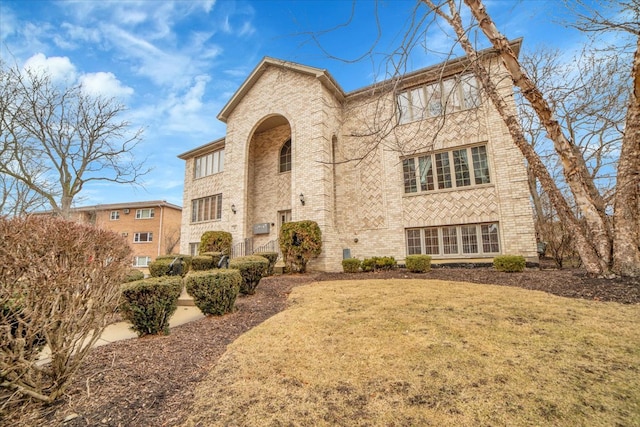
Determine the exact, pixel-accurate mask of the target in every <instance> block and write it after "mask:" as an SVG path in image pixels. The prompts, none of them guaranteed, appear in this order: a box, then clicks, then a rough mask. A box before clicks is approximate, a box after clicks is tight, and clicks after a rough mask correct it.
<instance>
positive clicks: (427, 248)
mask: <svg viewBox="0 0 640 427" xmlns="http://www.w3.org/2000/svg"><path fill="white" fill-rule="evenodd" d="M406 239H407V240H406V241H407V254H408V255H416V254H425V255H432V256H468V255H496V254H499V253H500V239H499V235H498V223H487V224H464V225H454V226H446V227H423V228H409V229H407V230H406Z"/></svg>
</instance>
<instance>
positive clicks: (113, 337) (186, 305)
mask: <svg viewBox="0 0 640 427" xmlns="http://www.w3.org/2000/svg"><path fill="white" fill-rule="evenodd" d="M181 299H182V301H180V300H179V302H178V304H179V305H178V309H177V310H176V312H175V313H173V316H171V319H169V328H174V327H176V326H180V325H184V324H185V323H188V322H193V321H194V320H198V319H202V318H203V317H204V314H202V312H201V311H200V309H199V308H198V307H196V306H194V305H193V300H191V301H189V300H186V298H184V297H183V296H182V295H181ZM137 337H138V334H136V333H135V332H134V331H133V330H132V329H131V323H129V322H124V321H123V322H117V323H112V324H111V325H109V326H107V327H106V328H105V330H104V332H102V335H100V338H99V339H98V341H96V343H95V344H94V347H100V346H101V345H107V344H111V343H112V342H116V341H122V340H128V339H131V338H137ZM50 361H51V350H50V349H49V347H48V346H47V347H45V348H43V349H42V351H41V352H40V356H39V357H38V362H37V364H38V365H44V364H46V363H48V362H50Z"/></svg>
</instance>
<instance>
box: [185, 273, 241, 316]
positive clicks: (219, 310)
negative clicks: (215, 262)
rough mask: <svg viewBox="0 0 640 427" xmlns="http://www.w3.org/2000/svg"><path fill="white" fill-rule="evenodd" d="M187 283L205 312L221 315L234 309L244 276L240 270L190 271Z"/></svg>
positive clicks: (188, 290) (188, 289) (195, 299)
mask: <svg viewBox="0 0 640 427" xmlns="http://www.w3.org/2000/svg"><path fill="white" fill-rule="evenodd" d="M185 283H186V288H187V293H188V294H189V295H191V297H192V298H193V302H194V303H195V305H196V307H198V308H199V309H200V311H202V313H203V314H212V315H215V316H220V315H223V314H225V313H230V312H232V311H233V309H234V305H235V302H236V297H237V296H238V292H239V291H240V285H241V283H242V276H241V275H240V272H239V271H238V270H226V269H225V270H212V271H198V272H192V273H190V274H189V275H188V276H187V277H186V278H185Z"/></svg>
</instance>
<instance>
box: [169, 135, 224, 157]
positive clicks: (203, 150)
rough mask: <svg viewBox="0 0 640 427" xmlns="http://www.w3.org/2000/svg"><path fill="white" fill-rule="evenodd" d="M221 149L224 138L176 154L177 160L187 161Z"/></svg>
mask: <svg viewBox="0 0 640 427" xmlns="http://www.w3.org/2000/svg"><path fill="white" fill-rule="evenodd" d="M223 147H224V138H220V139H216V140H215V141H211V142H207V143H206V144H203V145H201V146H199V147H196V148H193V149H191V150H189V151H186V152H184V153H182V154H178V158H179V159H182V160H187V159H190V158H192V157H196V156H200V155H202V154H207V153H209V152H210V151H213V150H217V149H219V148H223Z"/></svg>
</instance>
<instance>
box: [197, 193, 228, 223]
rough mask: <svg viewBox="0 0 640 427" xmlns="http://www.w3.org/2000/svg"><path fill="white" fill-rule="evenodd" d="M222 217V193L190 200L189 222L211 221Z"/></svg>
mask: <svg viewBox="0 0 640 427" xmlns="http://www.w3.org/2000/svg"><path fill="white" fill-rule="evenodd" d="M220 218H222V194H216V195H213V196H209V197H203V198H201V199H194V200H192V201H191V222H202V221H211V220H214V219H220Z"/></svg>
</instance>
